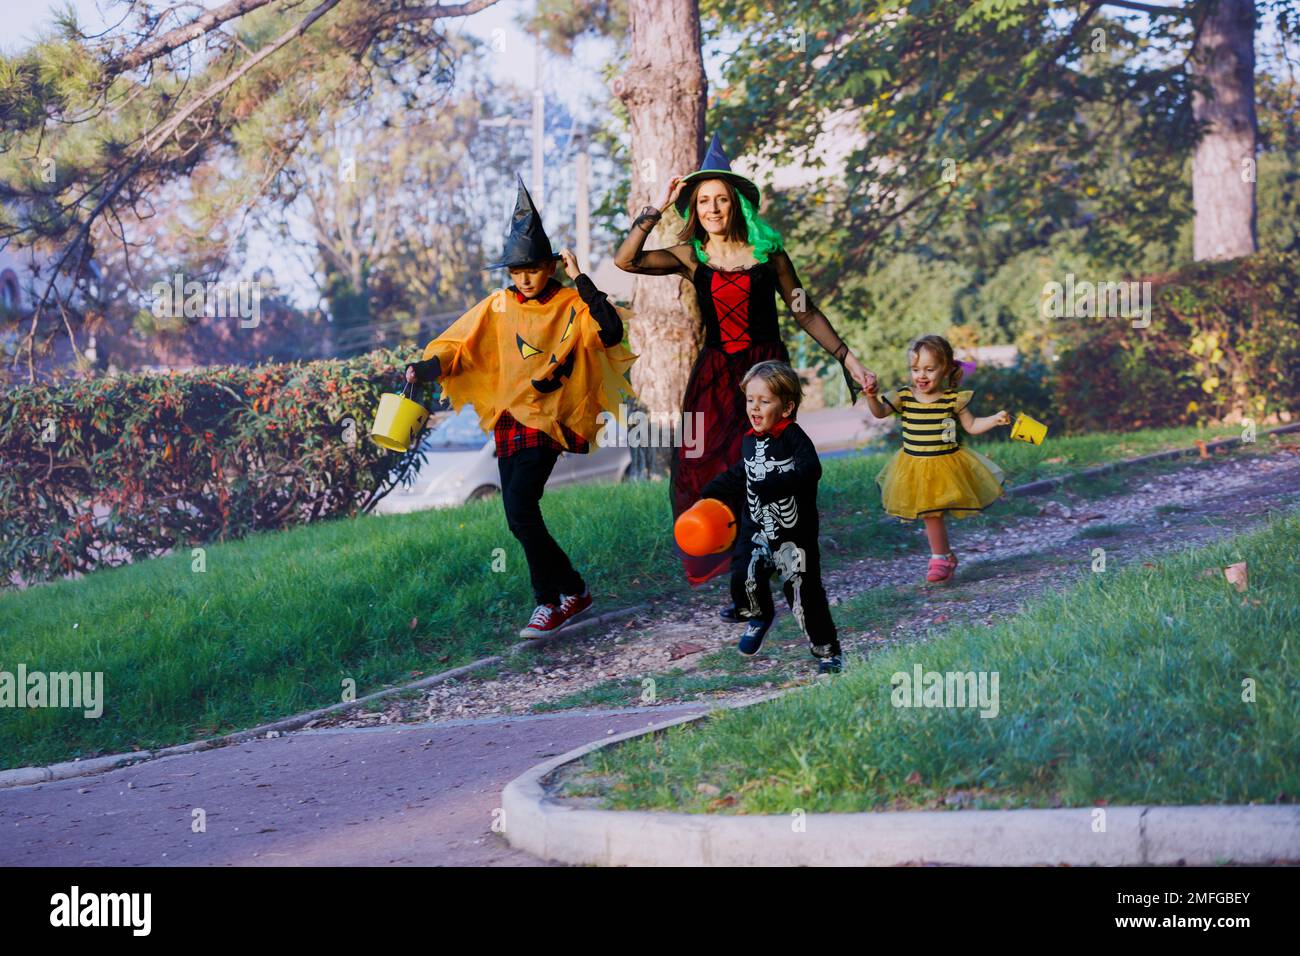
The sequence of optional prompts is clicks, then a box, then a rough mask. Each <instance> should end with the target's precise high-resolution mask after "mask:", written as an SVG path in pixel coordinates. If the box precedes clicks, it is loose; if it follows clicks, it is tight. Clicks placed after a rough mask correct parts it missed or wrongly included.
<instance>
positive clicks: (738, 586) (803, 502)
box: [701, 419, 840, 657]
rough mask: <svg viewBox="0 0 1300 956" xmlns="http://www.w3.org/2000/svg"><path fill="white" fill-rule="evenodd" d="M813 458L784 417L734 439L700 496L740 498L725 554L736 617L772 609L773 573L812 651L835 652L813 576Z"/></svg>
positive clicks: (816, 476) (817, 560) (816, 467)
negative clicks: (736, 455) (737, 447)
mask: <svg viewBox="0 0 1300 956" xmlns="http://www.w3.org/2000/svg"><path fill="white" fill-rule="evenodd" d="M821 474H822V466H821V462H820V461H819V460H818V458H817V450H816V448H814V447H813V443H812V439H810V438H809V437H808V434H807V433H806V432H805V431H804V430H803V429H802V428H800V427H799V425H798V424H797V423H795V422H794V421H792V420H790V419H783V420H782V421H781V422H780V423H778V424H777V425H776V426H775V427H774V428H772V429H771V430H770V431H767V432H764V433H763V434H761V435H760V434H758V433H757V432H755V431H754V430H753V429H752V428H751V429H749V431H747V432H746V433H745V437H744V441H743V442H742V444H741V460H740V461H738V462H737V463H736V464H735V465H733V466H732V467H731V468H730V469H728V470H727V471H725V472H723V473H722V474H720V475H718V477H716V478H714V479H713V480H712V481H710V482H709V483H708V484H707V485H705V486H704V490H703V492H702V493H701V497H704V498H720V499H722V500H724V501H726V500H728V499H731V500H735V499H739V498H741V497H742V496H743V499H744V501H745V509H744V513H743V514H741V515H740V516H739V519H740V522H739V523H740V527H739V529H738V531H737V537H736V547H735V550H734V551H733V553H732V559H731V597H732V600H734V601H735V602H736V609H737V610H738V611H739V612H740V615H741V617H742V618H762V619H764V620H770V619H771V618H772V616H773V615H774V614H775V613H776V610H775V608H774V607H773V604H772V592H771V588H770V586H769V578H770V577H771V575H772V572H773V571H776V572H778V573H780V575H781V586H782V590H783V591H784V592H785V599H786V602H787V603H788V604H789V605H790V610H791V611H792V612H793V613H794V616H795V620H797V621H798V622H799V627H800V628H801V629H802V630H803V633H804V636H805V637H806V638H807V639H808V643H809V644H810V645H811V647H812V652H813V654H815V655H816V656H818V657H830V656H832V655H837V654H839V653H840V644H839V640H838V637H837V634H836V631H835V622H834V621H833V620H831V609H830V605H829V603H828V602H827V600H826V590H825V588H823V587H822V580H821V552H820V551H819V549H818V547H817V532H818V519H817V482H818V480H820V478H821Z"/></svg>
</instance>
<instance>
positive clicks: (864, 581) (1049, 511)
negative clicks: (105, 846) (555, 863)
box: [311, 436, 1300, 727]
mask: <svg viewBox="0 0 1300 956" xmlns="http://www.w3.org/2000/svg"><path fill="white" fill-rule="evenodd" d="M1286 438H1288V439H1290V441H1277V440H1274V441H1270V442H1264V443H1260V444H1259V445H1256V446H1250V447H1248V448H1247V449H1246V450H1241V451H1234V452H1225V453H1220V454H1218V455H1215V456H1212V457H1211V458H1210V459H1209V460H1205V461H1202V460H1199V459H1180V460H1179V461H1178V462H1176V463H1162V464H1160V465H1155V466H1149V467H1145V468H1141V469H1129V470H1124V471H1121V472H1119V473H1117V474H1116V475H1114V476H1107V477H1106V478H1103V479H1099V480H1098V481H1096V482H1093V483H1081V484H1079V485H1077V486H1074V485H1067V486H1066V490H1064V491H1062V492H1058V493H1054V494H1052V495H1049V496H1043V497H1033V498H1023V499H1012V500H1010V501H1008V502H1007V503H1006V504H1005V505H997V506H995V510H994V513H993V514H991V515H990V516H988V517H986V518H984V519H980V520H977V521H967V522H961V521H955V522H951V523H950V533H951V536H952V542H953V544H952V547H953V550H954V552H955V553H956V554H957V557H958V560H959V562H960V563H959V567H958V571H957V575H956V577H955V579H954V580H953V582H951V583H950V584H948V585H945V586H942V587H934V586H927V585H926V584H925V583H924V578H925V569H926V561H927V549H926V548H925V547H924V543H923V535H922V533H921V531H920V529H919V528H917V529H916V531H915V540H914V542H911V543H910V544H907V545H905V546H904V547H905V548H906V550H905V552H903V553H900V554H898V555H897V556H894V557H882V558H860V559H848V560H845V559H846V556H845V555H843V554H841V553H839V552H840V551H841V550H842V549H839V548H838V546H837V545H836V544H835V542H834V541H833V539H828V538H827V537H826V536H823V550H824V553H826V554H828V555H829V556H830V563H831V564H832V568H833V570H831V571H829V572H828V573H826V574H825V576H824V581H825V584H826V589H827V592H828V593H829V595H830V599H831V604H832V610H833V611H834V609H835V606H836V605H840V604H842V603H843V602H844V601H845V600H847V599H849V598H852V597H857V596H862V595H866V594H869V595H870V607H871V612H870V614H869V615H866V616H863V615H859V616H857V617H853V618H846V617H845V616H844V615H843V613H841V614H839V615H837V617H836V623H837V625H838V628H839V631H840V642H841V644H842V645H843V647H844V650H845V654H846V657H847V658H849V660H848V661H846V663H849V664H850V665H851V658H852V657H853V656H854V655H865V654H870V653H872V651H873V650H875V649H878V648H881V647H884V646H888V645H890V644H893V643H895V642H898V641H910V640H917V639H924V638H926V637H928V636H929V635H931V634H932V633H934V632H936V631H939V630H942V629H945V628H948V627H951V626H953V625H955V624H976V625H979V624H985V625H992V624H993V623H994V621H996V620H998V619H1000V618H1004V617H1006V616H1009V615H1011V614H1014V613H1016V610H1017V609H1018V608H1019V606H1020V605H1022V604H1023V603H1024V602H1025V601H1028V600H1030V599H1032V598H1033V597H1034V596H1035V595H1037V594H1038V593H1040V592H1041V591H1043V590H1044V589H1048V588H1053V589H1061V588H1065V587H1068V586H1069V585H1070V583H1071V581H1072V580H1073V579H1074V578H1076V577H1077V576H1078V575H1080V574H1084V573H1089V572H1090V570H1091V568H1092V564H1093V559H1094V554H1095V549H1097V548H1103V549H1104V550H1105V553H1106V561H1107V569H1108V570H1115V569H1118V568H1120V567H1123V566H1124V565H1126V564H1130V563H1133V562H1143V561H1151V560H1154V559H1156V558H1158V557H1159V556H1160V555H1161V554H1164V553H1167V552H1170V551H1174V550H1180V549H1183V548H1188V547H1193V546H1198V545H1202V544H1206V543H1208V542H1211V541H1213V540H1215V539H1218V538H1220V537H1224V536H1227V535H1232V534H1237V533H1239V532H1242V531H1245V530H1248V529H1250V528H1251V527H1255V526H1257V525H1259V524H1260V523H1262V522H1263V521H1264V520H1265V518H1266V516H1267V515H1268V514H1269V513H1271V512H1281V511H1290V510H1294V509H1296V508H1297V507H1300V439H1297V438H1296V437H1294V436H1286ZM836 565H838V566H836ZM774 583H775V582H774ZM775 590H776V598H777V607H778V609H779V611H778V619H777V623H776V625H775V626H774V627H773V629H772V631H770V632H769V635H768V638H767V641H766V643H765V645H764V648H763V651H762V652H761V653H759V654H758V655H756V656H755V657H753V658H743V657H741V655H740V654H739V653H738V652H737V651H736V650H735V649H734V644H735V642H736V641H737V640H738V639H739V636H740V632H741V628H740V627H739V626H738V625H735V624H728V623H725V622H723V621H721V620H719V618H718V616H717V612H718V610H719V609H720V608H721V607H722V606H724V605H726V604H729V603H730V600H729V598H728V592H727V582H726V578H725V576H724V577H722V578H719V579H715V580H714V581H712V582H710V583H709V585H706V586H705V587H704V588H701V589H699V590H697V591H695V592H692V593H689V594H686V595H683V596H682V597H681V598H679V599H677V600H670V601H660V602H655V603H654V604H653V605H652V606H651V608H650V610H649V611H647V612H646V613H644V614H641V615H639V616H637V617H634V618H632V619H629V620H625V621H623V622H621V623H619V624H618V625H615V626H613V627H611V628H609V629H604V630H599V631H596V632H588V633H587V634H584V635H583V636H581V637H578V638H572V639H565V638H564V636H563V632H560V634H559V635H557V637H556V638H554V639H553V640H552V641H550V642H548V643H547V645H545V646H544V647H543V648H541V649H538V650H536V651H532V652H528V653H524V654H520V655H518V656H517V657H516V658H514V659H512V660H511V661H510V662H509V663H508V665H506V666H504V667H502V668H499V669H498V670H497V672H496V673H493V672H491V671H484V672H480V674H481V675H483V676H475V677H472V678H470V679H466V680H462V681H457V682H448V683H446V684H442V685H439V686H436V687H434V688H431V689H429V690H427V691H425V692H423V693H420V694H412V695H409V696H407V697H403V698H395V699H393V700H391V701H386V702H384V704H383V706H382V707H380V708H377V709H374V710H371V711H352V712H349V713H347V714H344V715H342V716H339V717H335V718H332V719H329V720H324V721H320V722H318V723H316V724H313V725H311V726H316V727H326V726H334V727H361V726H376V725H384V724H399V723H408V722H426V721H439V720H455V719H465V718H474V717H487V716H506V715H519V714H527V713H538V712H544V711H551V710H565V709H572V708H592V707H601V706H607V707H628V706H656V705H665V704H677V703H681V702H682V701H689V700H704V701H714V702H716V701H718V700H720V699H727V700H729V701H732V702H737V701H740V700H743V699H746V698H751V697H758V696H763V695H765V694H770V693H772V691H773V690H774V689H780V688H783V687H790V686H796V685H798V684H803V683H808V682H810V681H813V680H818V679H820V680H826V679H832V678H828V677H825V676H823V677H820V678H819V677H817V676H816V675H815V665H814V661H813V659H812V657H811V656H810V655H809V654H808V651H807V647H806V644H805V642H804V641H803V639H802V636H801V635H800V634H799V632H798V630H797V626H796V624H795V622H794V620H793V618H792V616H791V615H790V614H789V612H788V611H786V610H784V608H783V602H782V599H781V596H780V593H779V589H775ZM608 610H611V609H609V608H601V607H596V608H594V609H593V612H591V613H603V612H605V611H608Z"/></svg>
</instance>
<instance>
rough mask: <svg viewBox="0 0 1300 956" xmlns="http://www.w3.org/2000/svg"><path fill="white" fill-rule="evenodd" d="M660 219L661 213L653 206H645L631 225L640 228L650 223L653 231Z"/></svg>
mask: <svg viewBox="0 0 1300 956" xmlns="http://www.w3.org/2000/svg"><path fill="white" fill-rule="evenodd" d="M661 218H663V213H661V212H660V211H659V210H658V209H656V208H655V207H654V206H646V207H645V208H644V209H642V210H641V212H640V214H639V215H638V216H637V217H636V220H635V221H634V222H633V223H632V225H634V226H641V225H644V224H646V223H647V222H648V223H650V228H651V229H653V228H654V227H655V224H656V223H658V222H659V220H660V219H661Z"/></svg>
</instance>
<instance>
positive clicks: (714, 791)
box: [695, 783, 722, 797]
mask: <svg viewBox="0 0 1300 956" xmlns="http://www.w3.org/2000/svg"><path fill="white" fill-rule="evenodd" d="M695 792H696V793H702V794H704V795H705V796H709V797H716V796H717V795H718V794H720V793H721V792H722V791H721V790H719V789H718V788H717V787H715V786H714V785H713V784H711V783H701V784H698V785H697V786H696V787H695Z"/></svg>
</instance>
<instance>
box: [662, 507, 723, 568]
mask: <svg viewBox="0 0 1300 956" xmlns="http://www.w3.org/2000/svg"><path fill="white" fill-rule="evenodd" d="M673 537H674V538H676V539H677V546H678V547H679V548H681V549H682V550H683V551H685V552H686V553H687V554H689V555H691V556H692V557H696V558H702V557H705V556H706V555H710V554H721V553H722V552H723V551H727V550H729V549H730V548H731V546H732V545H733V544H734V543H735V541H736V516H735V515H734V514H732V511H731V509H730V508H728V507H727V506H726V505H725V504H723V503H722V502H721V501H719V500H718V499H717V498H701V499H700V500H699V501H697V502H695V504H693V505H691V506H690V507H689V508H687V509H686V510H685V511H683V512H682V513H681V514H680V515H678V516H677V521H676V522H675V523H674V524H673Z"/></svg>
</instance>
